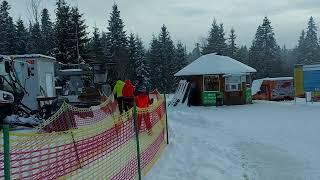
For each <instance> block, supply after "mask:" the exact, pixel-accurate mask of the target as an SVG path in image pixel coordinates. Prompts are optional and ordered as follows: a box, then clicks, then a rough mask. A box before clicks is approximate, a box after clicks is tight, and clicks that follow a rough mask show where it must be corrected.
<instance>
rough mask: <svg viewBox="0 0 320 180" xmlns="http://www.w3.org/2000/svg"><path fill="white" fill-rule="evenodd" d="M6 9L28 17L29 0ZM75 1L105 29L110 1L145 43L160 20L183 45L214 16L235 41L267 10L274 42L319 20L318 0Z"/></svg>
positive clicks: (247, 41) (248, 36) (51, 2)
mask: <svg viewBox="0 0 320 180" xmlns="http://www.w3.org/2000/svg"><path fill="white" fill-rule="evenodd" d="M7 1H8V2H9V4H10V5H11V6H12V9H11V14H12V15H13V16H14V17H15V18H17V17H19V16H20V17H22V19H24V20H25V21H28V20H29V18H30V15H29V13H28V11H27V2H28V1H29V0H7ZM68 1H69V2H70V3H71V4H73V5H77V6H78V7H79V9H80V11H81V12H82V13H84V17H85V19H86V23H87V25H88V26H89V29H88V30H89V31H92V29H93V26H94V25H95V24H96V25H97V27H99V28H100V29H102V30H104V31H106V30H107V25H108V24H107V20H108V19H109V15H110V12H111V7H112V5H113V3H114V2H116V3H117V4H118V6H119V9H120V11H121V17H122V19H123V20H124V23H125V25H126V30H127V31H128V32H134V33H138V34H139V35H140V36H141V37H142V38H143V40H144V43H145V45H146V46H148V45H149V43H150V40H151V37H152V35H153V34H156V35H157V34H158V33H159V31H160V27H161V26H162V24H166V26H167V27H168V30H169V32H170V34H171V36H172V38H173V40H174V41H177V40H181V41H182V42H184V43H185V44H186V45H187V48H188V50H191V49H192V48H193V47H194V44H195V43H196V42H199V41H200V39H201V37H206V36H207V34H208V31H209V28H210V25H211V24H212V21H213V19H214V18H216V19H217V21H218V22H223V23H224V25H225V31H226V34H229V31H230V29H231V27H234V28H235V30H236V34H237V36H238V38H237V44H238V45H242V44H243V45H248V46H250V45H251V42H252V39H253V37H254V34H255V32H256V29H257V26H258V25H259V24H261V23H262V20H263V18H264V16H268V17H269V19H270V20H271V22H272V26H273V27H274V31H275V33H276V38H277V42H278V44H279V45H281V46H282V45H283V44H286V46H287V47H289V48H292V47H294V46H295V45H296V43H297V41H298V37H299V34H300V32H301V31H302V30H303V29H304V28H306V26H307V21H308V19H309V18H310V16H313V17H314V18H315V20H316V23H317V24H318V25H319V24H320V23H319V22H320V0H264V1H261V0H68ZM42 7H46V8H48V9H49V10H50V12H51V14H52V17H51V18H54V16H53V15H54V9H55V0H42Z"/></svg>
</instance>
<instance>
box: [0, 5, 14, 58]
mask: <svg viewBox="0 0 320 180" xmlns="http://www.w3.org/2000/svg"><path fill="white" fill-rule="evenodd" d="M10 8H11V7H10V5H9V4H8V2H7V1H2V3H1V5H0V54H5V55H9V54H15V53H16V50H15V49H16V45H15V42H16V34H15V32H16V30H15V26H14V24H13V19H12V17H11V16H10V14H9V10H10Z"/></svg>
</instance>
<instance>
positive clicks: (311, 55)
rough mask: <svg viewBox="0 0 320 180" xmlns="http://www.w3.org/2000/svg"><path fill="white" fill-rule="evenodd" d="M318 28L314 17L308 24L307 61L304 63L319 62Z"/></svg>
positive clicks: (306, 40)
mask: <svg viewBox="0 0 320 180" xmlns="http://www.w3.org/2000/svg"><path fill="white" fill-rule="evenodd" d="M317 31H318V28H317V26H316V24H315V22H314V19H313V17H312V16H311V17H310V20H309V22H308V30H307V32H306V37H305V51H306V52H305V61H304V62H303V63H306V64H312V63H316V62H319V61H320V60H319V58H320V56H319V52H318V51H319V43H318V36H317Z"/></svg>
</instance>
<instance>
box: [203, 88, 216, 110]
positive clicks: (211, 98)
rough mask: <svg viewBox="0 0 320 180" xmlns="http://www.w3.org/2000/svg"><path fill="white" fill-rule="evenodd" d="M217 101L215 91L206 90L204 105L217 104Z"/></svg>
mask: <svg viewBox="0 0 320 180" xmlns="http://www.w3.org/2000/svg"><path fill="white" fill-rule="evenodd" d="M216 103H217V98H216V92H215V91H204V92H203V93H202V104H203V105H204V106H215V105H216Z"/></svg>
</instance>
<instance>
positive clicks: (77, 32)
mask: <svg viewBox="0 0 320 180" xmlns="http://www.w3.org/2000/svg"><path fill="white" fill-rule="evenodd" d="M82 16H83V14H80V13H79V9H78V8H77V7H72V8H71V11H70V20H69V21H70V22H69V23H70V26H69V27H70V28H69V38H68V41H69V47H68V51H69V56H68V59H69V61H72V62H74V63H78V62H82V61H86V60H87V59H88V46H87V45H88V42H89V41H90V39H89V38H88V37H87V35H88V33H87V25H86V24H85V20H84V19H83V17H82ZM78 53H79V55H78Z"/></svg>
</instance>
